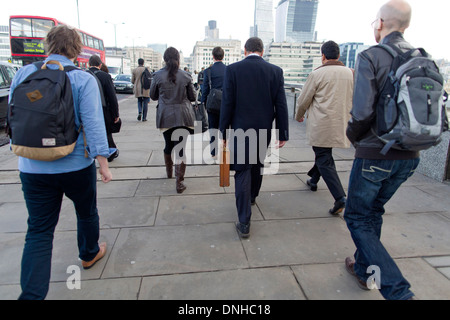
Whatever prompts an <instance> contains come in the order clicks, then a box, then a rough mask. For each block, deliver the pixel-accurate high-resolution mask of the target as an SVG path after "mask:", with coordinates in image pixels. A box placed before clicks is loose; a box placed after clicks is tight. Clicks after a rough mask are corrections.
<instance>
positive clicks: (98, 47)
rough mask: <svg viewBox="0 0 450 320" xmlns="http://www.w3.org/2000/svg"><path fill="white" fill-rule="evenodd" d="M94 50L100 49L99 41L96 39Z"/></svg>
mask: <svg viewBox="0 0 450 320" xmlns="http://www.w3.org/2000/svg"><path fill="white" fill-rule="evenodd" d="M94 48H95V49H97V50H98V49H100V46H99V44H98V39H94Z"/></svg>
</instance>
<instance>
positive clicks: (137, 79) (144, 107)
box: [131, 58, 150, 122]
mask: <svg viewBox="0 0 450 320" xmlns="http://www.w3.org/2000/svg"><path fill="white" fill-rule="evenodd" d="M144 62H145V61H144V59H142V58H140V59H139V60H138V64H139V66H138V67H137V68H136V69H134V70H133V74H132V76H131V82H132V83H133V85H134V96H135V97H136V98H137V99H138V117H137V120H138V121H141V120H142V121H143V122H145V121H147V113H148V103H149V102H150V89H144V88H143V86H142V82H141V79H142V74H143V73H144V71H145V66H144Z"/></svg>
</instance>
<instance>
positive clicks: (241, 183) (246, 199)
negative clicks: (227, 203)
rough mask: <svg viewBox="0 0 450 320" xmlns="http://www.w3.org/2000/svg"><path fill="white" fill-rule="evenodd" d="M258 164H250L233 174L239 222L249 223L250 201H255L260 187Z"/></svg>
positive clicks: (250, 213) (250, 215)
mask: <svg viewBox="0 0 450 320" xmlns="http://www.w3.org/2000/svg"><path fill="white" fill-rule="evenodd" d="M261 169H262V167H261V166H260V165H256V164H255V165H252V166H251V167H249V168H248V169H246V170H243V171H236V173H235V175H234V181H235V196H236V207H237V211H238V218H239V222H240V223H242V224H249V223H250V219H251V217H252V205H251V203H252V201H255V199H256V197H257V196H258V195H259V190H260V189H261V185H262V181H263V176H262V174H261Z"/></svg>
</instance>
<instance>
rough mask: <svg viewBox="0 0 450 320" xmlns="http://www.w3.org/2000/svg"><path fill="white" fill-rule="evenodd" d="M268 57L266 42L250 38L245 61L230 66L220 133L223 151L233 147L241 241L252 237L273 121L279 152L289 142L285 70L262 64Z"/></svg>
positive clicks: (237, 226) (222, 108) (237, 225)
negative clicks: (264, 56)
mask: <svg viewBox="0 0 450 320" xmlns="http://www.w3.org/2000/svg"><path fill="white" fill-rule="evenodd" d="M263 53H264V45H263V42H262V41H261V39H259V38H256V37H254V38H250V39H249V40H248V41H247V42H246V44H245V56H246V58H245V59H244V60H242V61H240V62H237V63H234V64H232V65H230V66H228V67H227V69H226V72H225V79H224V85H223V95H222V107H221V111H220V125H219V129H220V131H221V133H222V137H223V139H224V141H223V143H224V147H226V146H227V145H229V147H230V152H231V153H232V156H231V162H232V163H231V170H234V171H235V172H236V173H235V176H234V178H235V195H236V207H237V211H238V217H239V222H238V223H237V224H236V229H237V231H238V234H239V235H240V236H241V237H242V238H248V237H249V236H250V219H251V214H252V212H251V206H252V205H253V204H255V201H256V197H257V196H258V195H259V190H260V188H261V184H262V178H263V177H262V173H263V172H262V170H263V167H264V158H265V155H266V152H267V148H268V146H269V143H270V140H271V130H272V127H273V121H274V120H275V121H276V129H278V135H279V137H278V140H279V142H278V144H277V145H276V147H277V148H282V147H283V146H284V145H285V144H286V142H287V141H288V140H289V123H288V110H287V103H286V93H285V90H284V77H283V70H282V69H281V68H279V67H277V66H274V65H272V64H270V63H268V62H266V61H265V60H263V59H262V55H263ZM230 127H231V130H227V129H229V128H230ZM227 133H230V135H231V137H227V135H226V134H227Z"/></svg>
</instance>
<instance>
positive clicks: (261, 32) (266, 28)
mask: <svg viewBox="0 0 450 320" xmlns="http://www.w3.org/2000/svg"><path fill="white" fill-rule="evenodd" d="M273 9H274V8H273V0H255V23H254V27H253V34H252V35H251V36H252V37H253V36H254V37H258V38H260V39H261V40H262V41H263V42H264V46H267V45H269V44H270V43H272V42H273V40H274V23H273Z"/></svg>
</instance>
